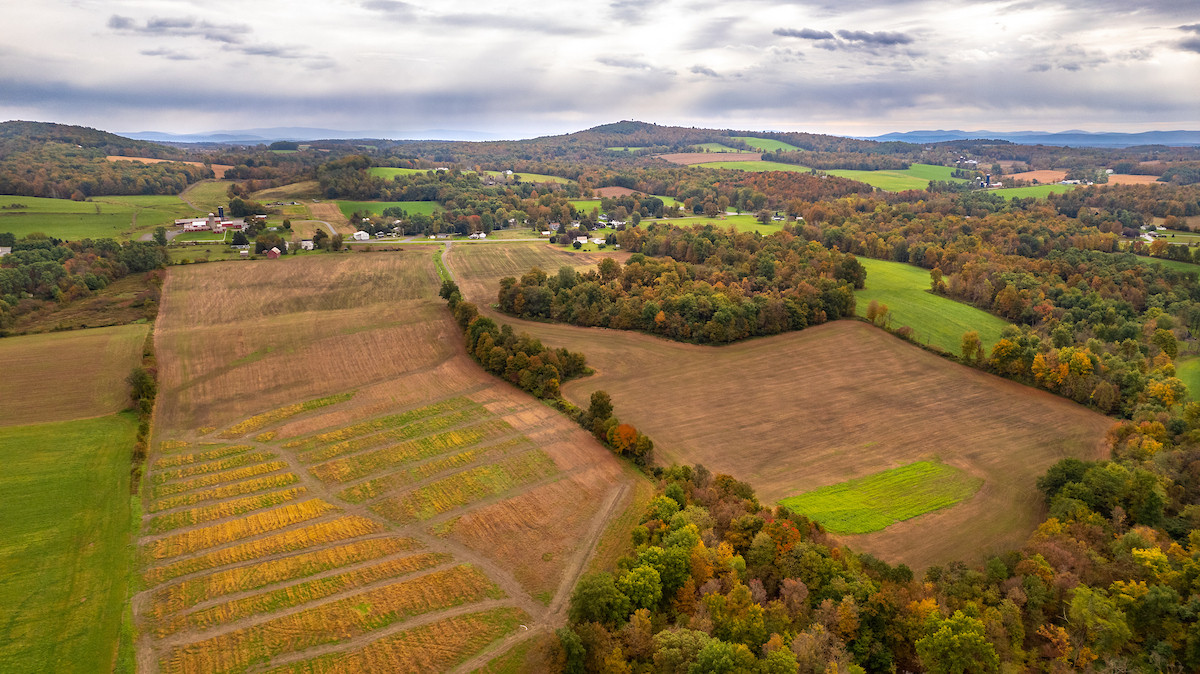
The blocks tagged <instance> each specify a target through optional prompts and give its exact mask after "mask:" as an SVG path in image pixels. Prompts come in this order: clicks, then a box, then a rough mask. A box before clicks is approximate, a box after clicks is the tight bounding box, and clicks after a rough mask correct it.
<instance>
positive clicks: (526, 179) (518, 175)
mask: <svg viewBox="0 0 1200 674" xmlns="http://www.w3.org/2000/svg"><path fill="white" fill-rule="evenodd" d="M484 173H486V174H487V175H490V176H495V177H497V178H506V177H507V178H511V179H513V180H516V181H517V182H522V183H561V184H564V185H566V184H567V183H573V182H575V181H574V180H571V179H570V178H563V177H562V176H551V175H546V174H544V173H524V172H521V171H514V172H513V174H512V175H511V176H510V175H506V174H505V173H504V171H484Z"/></svg>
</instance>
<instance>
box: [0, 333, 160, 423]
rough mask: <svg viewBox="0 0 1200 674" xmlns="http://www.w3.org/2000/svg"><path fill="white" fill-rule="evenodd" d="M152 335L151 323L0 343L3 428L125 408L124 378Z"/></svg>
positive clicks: (125, 390) (125, 388)
mask: <svg viewBox="0 0 1200 674" xmlns="http://www.w3.org/2000/svg"><path fill="white" fill-rule="evenodd" d="M148 332H149V326H147V325H123V326H118V327H110V328H93V329H90V330H76V331H72V332H56V333H51V334H46V335H29V336H25V337H10V338H7V339H3V340H0V362H3V363H4V376H3V377H0V400H4V405H3V406H0V426H6V425H12V424H30V423H39V422H43V421H59V420H64V419H79V418H83V417H94V416H102V415H105V414H112V413H114V412H118V411H120V410H122V409H125V408H126V407H127V406H128V404H129V399H128V393H127V390H128V388H127V385H126V384H125V378H126V377H128V376H129V372H130V371H131V370H132V369H133V367H134V366H135V365H137V364H138V363H139V362H140V361H141V358H142V344H143V343H144V342H145V341H146V334H147V333H148ZM65 391H70V392H71V395H63V393H64V392H65Z"/></svg>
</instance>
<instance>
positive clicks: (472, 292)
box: [445, 243, 629, 304]
mask: <svg viewBox="0 0 1200 674" xmlns="http://www.w3.org/2000/svg"><path fill="white" fill-rule="evenodd" d="M606 257H612V258H615V259H617V260H618V261H624V260H625V259H626V258H627V257H629V254H628V253H622V252H619V251H610V252H603V253H601V252H595V253H577V252H574V251H571V250H568V249H565V248H561V247H559V246H554V245H552V244H547V243H532V244H519V245H518V244H512V245H503V246H451V247H450V252H449V253H448V254H447V255H446V256H445V260H446V264H447V265H450V266H451V269H452V271H453V272H454V276H455V281H456V282H457V283H458V284H459V285H460V286H461V287H462V291H463V294H464V295H466V296H467V297H470V298H472V300H471V301H473V302H477V303H484V304H492V303H494V302H495V301H496V293H497V291H498V290H499V288H500V285H499V281H500V279H502V278H504V277H506V276H513V277H517V278H520V276H521V275H522V274H524V273H526V272H528V271H529V270H530V269H531V268H533V267H541V269H542V271H545V272H546V273H547V274H554V273H555V272H557V271H558V269H559V267H564V266H566V267H575V268H576V269H578V270H579V271H586V270H588V269H593V268H595V266H596V265H598V264H600V260H602V259H604V258H606ZM460 270H461V273H460Z"/></svg>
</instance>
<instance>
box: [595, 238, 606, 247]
mask: <svg viewBox="0 0 1200 674" xmlns="http://www.w3.org/2000/svg"><path fill="white" fill-rule="evenodd" d="M591 241H592V243H594V244H596V245H597V246H601V245H604V244H606V243H608V241H606V240H604V239H601V238H594V239H592V240H591Z"/></svg>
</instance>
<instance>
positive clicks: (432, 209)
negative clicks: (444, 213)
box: [337, 200, 442, 218]
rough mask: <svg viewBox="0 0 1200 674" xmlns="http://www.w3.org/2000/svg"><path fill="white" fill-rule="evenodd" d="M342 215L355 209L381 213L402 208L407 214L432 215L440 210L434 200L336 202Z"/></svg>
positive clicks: (348, 215)
mask: <svg viewBox="0 0 1200 674" xmlns="http://www.w3.org/2000/svg"><path fill="white" fill-rule="evenodd" d="M337 205H338V208H339V209H341V211H342V215H345V216H346V217H347V218H349V217H350V216H351V215H353V214H354V213H355V212H356V211H358V212H365V213H371V214H372V215H382V214H383V210H384V209H385V208H393V207H399V208H403V209H404V212H405V213H408V214H409V215H433V214H434V213H436V212H438V211H440V210H442V205H441V204H439V203H438V202H436V201H341V200H339V201H338V202H337Z"/></svg>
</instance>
